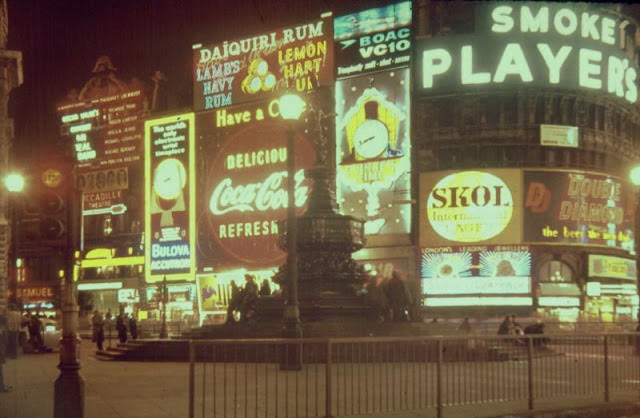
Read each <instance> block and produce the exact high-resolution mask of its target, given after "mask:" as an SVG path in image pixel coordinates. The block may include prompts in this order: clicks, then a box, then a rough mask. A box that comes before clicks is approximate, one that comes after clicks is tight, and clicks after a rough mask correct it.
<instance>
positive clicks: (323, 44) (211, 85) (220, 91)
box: [193, 13, 333, 111]
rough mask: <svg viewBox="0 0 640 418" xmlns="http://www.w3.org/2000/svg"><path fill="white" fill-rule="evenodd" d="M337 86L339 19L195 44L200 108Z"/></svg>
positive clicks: (196, 93)
mask: <svg viewBox="0 0 640 418" xmlns="http://www.w3.org/2000/svg"><path fill="white" fill-rule="evenodd" d="M332 83H333V19H332V16H331V13H328V14H326V15H323V16H322V17H321V18H320V19H318V20H315V21H312V22H308V23H303V24H299V25H294V26H291V27H286V28H282V29H278V30H274V31H271V32H267V33H262V34H259V35H256V36H247V37H245V38H242V39H235V40H225V41H223V42H220V43H217V44H213V45H202V44H196V45H194V46H193V98H194V108H195V110H196V111H198V110H210V109H217V108H221V107H226V106H230V105H238V104H241V103H244V102H248V101H256V100H265V99H268V98H270V97H276V96H278V95H280V94H282V93H283V92H284V91H286V90H289V89H291V90H293V89H295V90H296V91H298V92H300V93H303V92H307V91H309V90H312V89H314V88H317V87H318V86H322V85H330V84H332Z"/></svg>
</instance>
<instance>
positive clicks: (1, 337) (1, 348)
mask: <svg viewBox="0 0 640 418" xmlns="http://www.w3.org/2000/svg"><path fill="white" fill-rule="evenodd" d="M7 334H8V330H7V318H6V317H5V316H4V315H3V314H2V313H0V393H1V392H8V391H10V390H11V387H10V386H6V385H5V384H4V373H3V370H2V369H3V366H4V359H5V353H6V349H7Z"/></svg>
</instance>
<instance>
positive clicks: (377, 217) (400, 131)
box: [336, 69, 411, 235]
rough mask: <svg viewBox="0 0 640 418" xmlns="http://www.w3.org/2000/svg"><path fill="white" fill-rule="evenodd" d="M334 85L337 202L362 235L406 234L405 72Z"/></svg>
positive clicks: (408, 178) (408, 182) (408, 160)
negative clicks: (358, 222)
mask: <svg viewBox="0 0 640 418" xmlns="http://www.w3.org/2000/svg"><path fill="white" fill-rule="evenodd" d="M371 78H372V79H373V80H374V81H375V82H374V83H373V84H374V85H375V87H371V81H370V78H369V77H356V78H350V79H347V80H341V81H339V82H337V83H336V114H337V117H336V165H337V178H336V197H337V199H338V203H339V205H340V208H341V210H342V213H343V214H345V215H352V216H356V217H359V218H361V219H365V220H366V223H365V233H366V234H367V235H374V234H380V235H382V234H406V233H409V228H410V223H411V207H410V206H409V205H407V204H405V202H409V201H410V200H411V176H410V174H409V173H410V169H411V158H410V156H411V152H410V149H411V148H410V147H411V145H410V141H409V132H410V123H409V122H410V121H409V119H410V118H409V116H410V115H409V71H408V70H407V69H399V70H396V71H388V72H383V73H377V74H374V75H372V76H371Z"/></svg>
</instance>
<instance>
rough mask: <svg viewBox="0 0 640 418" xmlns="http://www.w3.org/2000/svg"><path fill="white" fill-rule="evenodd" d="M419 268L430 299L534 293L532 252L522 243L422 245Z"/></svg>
mask: <svg viewBox="0 0 640 418" xmlns="http://www.w3.org/2000/svg"><path fill="white" fill-rule="evenodd" d="M420 271H421V274H420V276H421V278H422V291H423V293H424V294H425V295H426V297H427V298H428V297H429V296H442V295H478V294H487V295H488V294H530V293H531V252H530V251H529V247H527V246H523V245H498V246H473V247H436V248H423V249H422V265H421V269H420Z"/></svg>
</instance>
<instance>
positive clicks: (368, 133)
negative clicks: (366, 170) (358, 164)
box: [353, 119, 389, 159]
mask: <svg viewBox="0 0 640 418" xmlns="http://www.w3.org/2000/svg"><path fill="white" fill-rule="evenodd" d="M353 142H354V147H355V150H356V154H357V155H358V156H359V157H361V158H363V159H370V158H376V157H379V156H380V155H382V153H383V152H384V150H385V149H386V148H387V146H388V145H389V131H388V130H387V127H386V126H385V125H384V123H382V122H380V121H379V120H377V119H367V120H365V121H364V122H363V123H362V124H361V125H360V126H358V128H357V129H356V132H355V134H354V136H353Z"/></svg>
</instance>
